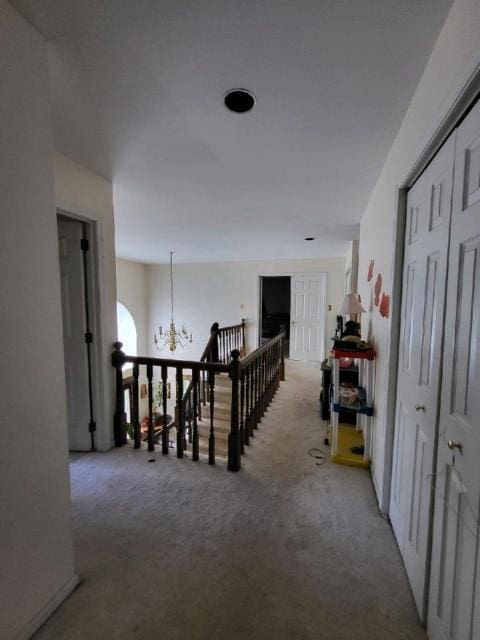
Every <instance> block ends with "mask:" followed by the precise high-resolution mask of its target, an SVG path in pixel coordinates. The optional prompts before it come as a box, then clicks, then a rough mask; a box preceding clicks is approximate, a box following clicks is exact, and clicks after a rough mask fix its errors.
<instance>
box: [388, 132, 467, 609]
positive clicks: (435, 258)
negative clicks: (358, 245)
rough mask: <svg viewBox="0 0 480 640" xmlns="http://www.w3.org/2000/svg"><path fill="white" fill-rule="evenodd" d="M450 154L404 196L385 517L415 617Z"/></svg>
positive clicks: (424, 534)
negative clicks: (394, 393)
mask: <svg viewBox="0 0 480 640" xmlns="http://www.w3.org/2000/svg"><path fill="white" fill-rule="evenodd" d="M454 153H455V138H454V135H452V136H451V137H450V138H449V139H448V140H447V142H446V143H445V144H444V145H443V147H442V148H441V150H440V151H439V152H438V154H437V155H436V156H435V158H434V159H433V161H432V162H431V164H430V165H429V167H428V168H427V170H426V171H425V172H424V173H423V174H422V176H421V177H420V178H419V180H418V181H417V182H416V183H415V185H414V186H413V187H412V188H411V189H410V191H409V193H408V198H407V219H406V230H405V254H404V273H403V300H402V319H401V334H400V335H401V338H400V350H399V363H398V387H397V411H396V425H395V445H394V462H393V472H392V473H393V476H392V493H391V502H390V518H391V521H392V525H393V529H394V531H395V536H396V538H397V541H398V545H399V547H400V551H401V553H402V556H403V560H404V563H405V567H406V570H407V574H408V578H409V581H410V584H411V587H412V592H413V595H414V598H415V602H416V605H417V609H418V612H419V615H420V618H421V619H422V620H425V618H426V609H427V606H426V604H427V599H428V594H427V582H428V575H429V541H430V533H431V502H432V500H431V474H432V473H433V469H434V452H435V446H436V437H437V436H436V425H437V419H438V396H439V383H440V360H441V349H442V334H443V314H444V304H445V284H446V266H447V253H448V237H449V225H450V213H451V198H452V178H453V162H454Z"/></svg>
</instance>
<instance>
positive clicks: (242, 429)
mask: <svg viewBox="0 0 480 640" xmlns="http://www.w3.org/2000/svg"><path fill="white" fill-rule="evenodd" d="M235 351H236V352H237V353H238V354H239V355H240V351H239V350H238V349H235ZM244 409H245V371H241V372H240V451H241V453H242V455H243V454H244V453H245V444H248V443H247V442H246V441H247V440H248V433H247V430H246V429H245V419H244V416H243V411H244Z"/></svg>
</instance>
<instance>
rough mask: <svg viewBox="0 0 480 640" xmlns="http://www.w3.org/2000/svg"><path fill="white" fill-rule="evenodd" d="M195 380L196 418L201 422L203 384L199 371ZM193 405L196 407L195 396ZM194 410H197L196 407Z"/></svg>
mask: <svg viewBox="0 0 480 640" xmlns="http://www.w3.org/2000/svg"><path fill="white" fill-rule="evenodd" d="M195 379H196V382H195V386H196V387H197V403H196V417H197V418H198V419H199V420H200V422H201V421H202V401H201V397H202V395H201V394H202V388H201V383H200V373H199V372H198V371H197V375H196V378H195ZM193 404H194V405H195V396H194V402H193ZM194 409H195V407H194Z"/></svg>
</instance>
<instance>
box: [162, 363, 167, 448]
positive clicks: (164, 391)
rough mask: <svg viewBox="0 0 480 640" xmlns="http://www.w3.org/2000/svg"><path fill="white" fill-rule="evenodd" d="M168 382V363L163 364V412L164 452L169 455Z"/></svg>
mask: <svg viewBox="0 0 480 640" xmlns="http://www.w3.org/2000/svg"><path fill="white" fill-rule="evenodd" d="M167 382H168V368H167V365H166V364H162V412H163V429H162V453H163V455H168V421H167V388H168V387H167Z"/></svg>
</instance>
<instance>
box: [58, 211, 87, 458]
mask: <svg viewBox="0 0 480 640" xmlns="http://www.w3.org/2000/svg"><path fill="white" fill-rule="evenodd" d="M82 238H83V225H82V223H81V222H78V221H77V220H71V219H68V218H63V217H59V218H58V246H59V259H60V282H61V293H62V317H63V346H64V356H65V378H66V386H67V420H68V438H69V449H70V450H71V451H90V450H91V435H90V431H89V423H90V390H89V371H88V358H87V345H86V343H85V334H86V332H87V322H86V308H85V278H84V265H83V254H82V250H81V240H82Z"/></svg>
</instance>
